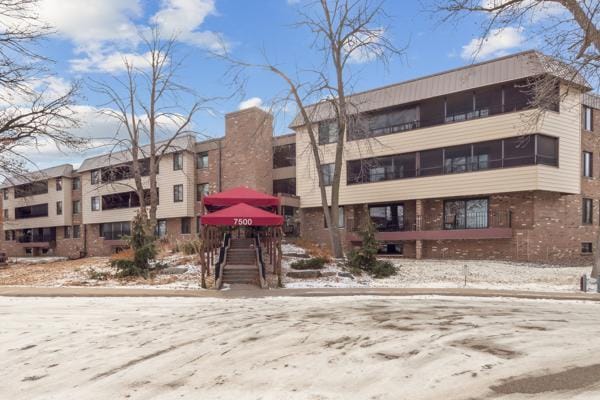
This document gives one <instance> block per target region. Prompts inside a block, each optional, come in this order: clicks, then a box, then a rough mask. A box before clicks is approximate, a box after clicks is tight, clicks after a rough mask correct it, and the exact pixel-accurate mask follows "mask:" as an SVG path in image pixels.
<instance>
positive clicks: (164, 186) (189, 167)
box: [81, 151, 196, 224]
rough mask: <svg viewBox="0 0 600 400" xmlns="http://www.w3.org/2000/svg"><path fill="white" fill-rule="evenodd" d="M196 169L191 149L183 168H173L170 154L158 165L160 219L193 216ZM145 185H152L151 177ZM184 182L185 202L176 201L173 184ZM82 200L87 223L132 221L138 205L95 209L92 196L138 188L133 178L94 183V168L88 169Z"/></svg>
mask: <svg viewBox="0 0 600 400" xmlns="http://www.w3.org/2000/svg"><path fill="white" fill-rule="evenodd" d="M195 170H196V159H195V155H194V154H193V153H191V152H188V151H184V157H183V169H182V170H178V171H174V170H173V156H172V155H171V154H167V155H166V156H164V157H163V158H162V160H161V161H160V164H159V174H158V176H157V185H158V188H159V205H158V207H157V218H173V217H184V216H188V217H192V216H194V205H195V193H196V192H195V185H194V182H195ZM143 183H144V187H145V188H148V187H149V180H148V178H147V177H146V178H145V179H143ZM177 184H182V185H183V197H184V199H183V201H182V202H174V201H173V186H174V185H177ZM81 185H82V190H83V192H82V197H83V198H82V201H81V207H82V212H83V219H82V221H83V223H84V224H99V223H103V222H119V221H131V220H132V219H133V217H134V216H135V214H136V213H137V210H138V208H137V207H132V208H121V209H115V210H102V209H100V210H99V211H92V206H91V204H92V203H91V202H92V197H93V196H100V197H101V196H103V195H106V194H110V193H120V192H128V191H132V190H134V188H135V183H134V181H133V179H129V180H123V181H117V182H112V183H108V184H106V183H105V184H98V185H92V184H91V171H85V172H83V173H82V176H81Z"/></svg>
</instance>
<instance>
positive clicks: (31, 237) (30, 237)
mask: <svg viewBox="0 0 600 400" xmlns="http://www.w3.org/2000/svg"><path fill="white" fill-rule="evenodd" d="M17 242H18V243H19V244H21V245H24V246H26V247H51V246H53V245H54V244H55V243H56V232H55V231H53V232H45V233H25V234H22V235H21V236H19V237H18V238H17Z"/></svg>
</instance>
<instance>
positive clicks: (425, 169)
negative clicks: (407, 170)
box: [419, 149, 444, 176]
mask: <svg viewBox="0 0 600 400" xmlns="http://www.w3.org/2000/svg"><path fill="white" fill-rule="evenodd" d="M420 157H421V168H420V169H419V175H420V176H431V175H441V174H442V171H443V169H442V166H443V164H444V161H443V159H444V152H443V150H442V149H435V150H426V151H422V152H420Z"/></svg>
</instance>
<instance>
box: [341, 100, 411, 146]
mask: <svg viewBox="0 0 600 400" xmlns="http://www.w3.org/2000/svg"><path fill="white" fill-rule="evenodd" d="M418 127H419V108H418V106H410V107H406V108H402V109H396V110H392V111H385V112H380V113H374V114H371V115H370V116H369V118H368V132H360V130H355V129H352V130H351V132H352V134H351V137H350V139H359V138H361V137H376V136H383V135H389V134H391V133H396V132H403V131H407V130H411V129H416V128H418Z"/></svg>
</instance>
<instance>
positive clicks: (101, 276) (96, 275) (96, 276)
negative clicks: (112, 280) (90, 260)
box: [86, 268, 110, 281]
mask: <svg viewBox="0 0 600 400" xmlns="http://www.w3.org/2000/svg"><path fill="white" fill-rule="evenodd" d="M86 273H87V276H88V278H89V279H92V280H95V281H106V280H108V278H109V277H110V273H109V272H105V271H97V270H95V269H94V268H90V269H88V270H87V271H86Z"/></svg>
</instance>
